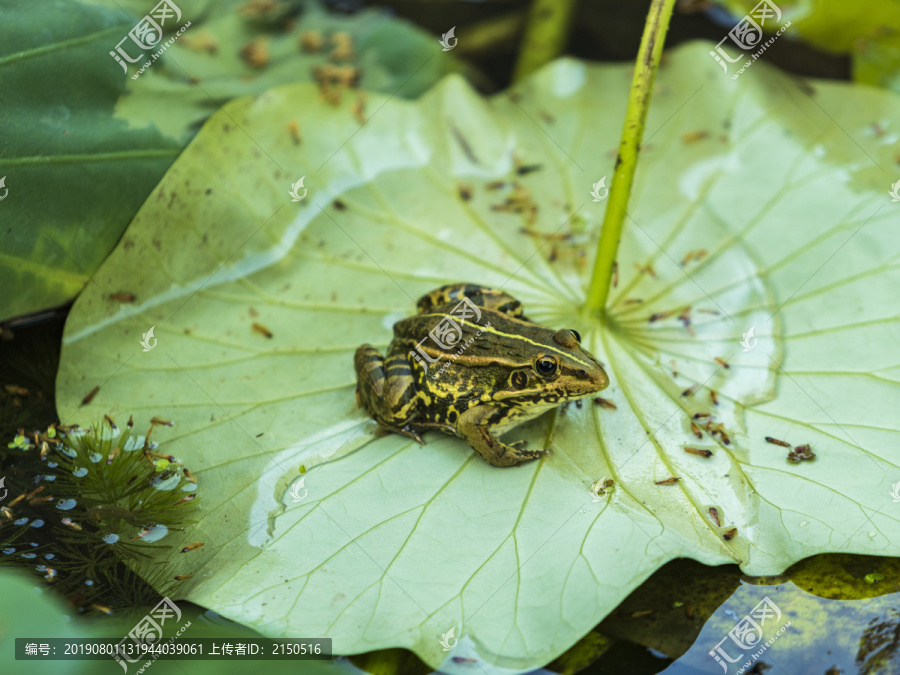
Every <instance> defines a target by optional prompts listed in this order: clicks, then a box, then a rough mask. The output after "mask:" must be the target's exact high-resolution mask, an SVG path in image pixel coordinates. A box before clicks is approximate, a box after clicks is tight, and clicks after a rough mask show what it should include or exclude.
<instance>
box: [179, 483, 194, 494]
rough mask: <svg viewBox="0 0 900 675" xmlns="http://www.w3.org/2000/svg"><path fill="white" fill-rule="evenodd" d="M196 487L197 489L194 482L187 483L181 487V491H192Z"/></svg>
mask: <svg viewBox="0 0 900 675" xmlns="http://www.w3.org/2000/svg"><path fill="white" fill-rule="evenodd" d="M196 489H197V484H196V483H188V484H187V485H185V486H184V487H182V488H181V491H182V492H193V491H194V490H196Z"/></svg>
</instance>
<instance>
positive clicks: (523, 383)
mask: <svg viewBox="0 0 900 675" xmlns="http://www.w3.org/2000/svg"><path fill="white" fill-rule="evenodd" d="M509 383H510V384H511V385H512V387H513V389H520V390H521V389H524V388H525V387H527V386H528V373H526V372H525V371H523V370H517V371H516V372H514V373H513V374H512V375H511V376H510V378H509Z"/></svg>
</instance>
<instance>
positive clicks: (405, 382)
mask: <svg viewBox="0 0 900 675" xmlns="http://www.w3.org/2000/svg"><path fill="white" fill-rule="evenodd" d="M353 365H354V367H355V368H356V402H357V405H362V406H363V407H364V408H365V409H366V412H368V413H369V414H370V415H371V416H372V417H374V418H375V421H376V422H378V424H379V426H381V427H382V428H384V429H385V430H387V431H391V432H394V433H397V434H403V435H404V436H409V437H410V438H414V439H416V441H418V442H419V443H422V438H421V437H420V436H419V435H418V434H417V433H415V432H414V431H410V430H409V429H407V428H405V427H406V425H407V424H408V423H409V422H410V421H411V420H412V418H413V417H414V415H415V412H416V386H415V381H414V380H413V376H412V369H411V368H410V366H409V361H408V360H407V358H406V354H402V353H397V354H390V355H389V356H388V358H387V359H385V358H384V357H383V356H382V355H381V354H380V353H379V351H378V350H377V349H375V348H374V347H373V346H372V345H360V347H359V348H358V349H357V350H356V354H355V355H354V357H353Z"/></svg>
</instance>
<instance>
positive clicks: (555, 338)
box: [493, 329, 609, 407]
mask: <svg viewBox="0 0 900 675" xmlns="http://www.w3.org/2000/svg"><path fill="white" fill-rule="evenodd" d="M540 330H542V331H543V330H546V338H545V339H543V340H540V341H539V342H538V343H537V344H535V343H532V345H533V346H532V349H530V350H529V352H530V353H529V354H528V357H530V358H528V359H527V360H526V359H522V361H521V363H520V365H517V366H516V367H513V368H511V369H510V370H509V377H508V379H507V381H506V383H504V386H502V387H501V390H500V391H497V392H495V394H494V396H493V399H494V400H495V401H506V402H507V403H510V404H516V405H522V406H532V405H534V406H538V407H550V406H555V405H559V404H560V403H563V402H565V401H574V400H576V399H580V398H584V397H585V396H590V395H591V394H595V393H597V392H598V391H602V390H603V389H606V387H608V386H609V377H608V376H607V374H606V371H605V370H603V366H601V365H600V363H599V362H598V361H597V359H595V358H594V356H593V354H591V353H590V352H588V351H587V350H585V349H584V348H583V347H582V346H581V336H580V335H579V334H578V332H577V331H574V330H568V329H563V330H559V331H552V330H550V329H540Z"/></svg>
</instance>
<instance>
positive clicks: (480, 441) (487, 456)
mask: <svg viewBox="0 0 900 675" xmlns="http://www.w3.org/2000/svg"><path fill="white" fill-rule="evenodd" d="M494 412H496V411H495V409H494V408H491V407H490V406H476V407H474V408H469V409H468V410H467V411H466V412H464V413H463V414H462V416H461V417H460V418H459V424H458V425H457V427H456V428H457V431H458V432H459V435H460V436H462V437H463V438H464V439H465V440H466V442H468V444H469V445H471V446H472V449H473V450H475V452H477V453H478V454H479V455H481V456H482V458H484V460H485V461H486V462H488V463H489V464H492V465H494V466H518V465H519V464H521V463H522V462H527V461H529V460H532V459H538V458H539V457H542V456H543V455H545V454H546V453H547V452H549V450H529V449H527V448H523V447H519V446H521V445H522V444H524V443H525V441H516V442H515V443H512V444H507V443H503V442H501V441H500V440H499V439H497V438H496V437H495V436H494V435H493V434H492V433H491V432H490V430H489V428H488V424H489V418H490V417H491V415H493V414H494Z"/></svg>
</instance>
